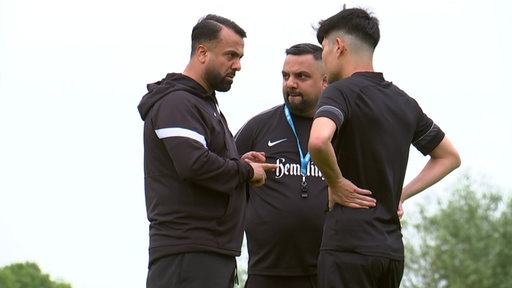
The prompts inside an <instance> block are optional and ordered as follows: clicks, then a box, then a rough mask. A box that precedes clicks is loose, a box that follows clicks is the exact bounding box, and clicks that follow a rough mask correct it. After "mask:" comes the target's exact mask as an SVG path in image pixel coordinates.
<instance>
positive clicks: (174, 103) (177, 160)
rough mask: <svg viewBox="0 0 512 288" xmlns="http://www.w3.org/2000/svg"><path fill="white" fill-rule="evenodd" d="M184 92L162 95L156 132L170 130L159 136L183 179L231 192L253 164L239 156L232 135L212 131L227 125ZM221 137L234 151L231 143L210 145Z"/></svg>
mask: <svg viewBox="0 0 512 288" xmlns="http://www.w3.org/2000/svg"><path fill="white" fill-rule="evenodd" d="M183 93H184V92H177V93H174V95H173V97H166V98H165V99H162V101H161V103H160V105H159V107H155V108H157V109H158V111H156V116H155V119H154V121H155V122H154V127H155V132H156V131H161V132H166V131H168V132H169V133H168V134H165V133H164V135H163V136H165V137H160V136H159V137H160V138H161V140H162V141H163V143H164V145H165V147H166V150H167V152H168V153H169V155H170V157H171V159H172V162H173V166H174V167H175V169H176V172H177V174H178V175H179V176H180V177H181V178H183V179H184V180H186V181H191V182H194V183H195V184H197V185H200V186H204V187H207V188H208V189H212V190H215V191H219V192H224V193H231V192H232V191H234V190H235V188H236V187H237V186H239V185H240V184H242V183H243V184H244V185H245V183H247V181H248V180H249V179H251V178H252V175H253V169H252V167H250V165H249V164H247V163H245V162H244V161H242V160H240V159H239V157H238V155H237V153H236V149H234V142H233V139H232V138H231V139H229V138H230V137H227V136H226V133H219V131H215V130H216V129H218V130H220V131H223V129H227V127H221V126H219V123H220V121H219V120H218V119H217V118H214V113H213V110H211V111H208V109H206V110H205V107H201V105H198V104H197V103H196V102H194V101H191V100H190V99H191V97H195V96H191V95H188V94H183ZM192 99H193V98H192ZM210 112H212V113H210ZM219 117H220V115H219ZM167 129H168V130H167ZM157 134H158V133H157ZM222 140H224V141H232V143H231V146H233V149H231V150H233V151H228V150H229V148H227V147H230V143H224V145H218V146H219V147H211V146H213V145H212V143H213V142H215V143H217V142H219V141H220V142H222Z"/></svg>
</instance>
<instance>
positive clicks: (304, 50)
mask: <svg viewBox="0 0 512 288" xmlns="http://www.w3.org/2000/svg"><path fill="white" fill-rule="evenodd" d="M285 53H286V55H313V58H314V59H315V60H316V61H320V60H322V47H320V46H318V45H315V44H310V43H300V44H295V45H293V46H292V47H290V48H288V49H286V50H285Z"/></svg>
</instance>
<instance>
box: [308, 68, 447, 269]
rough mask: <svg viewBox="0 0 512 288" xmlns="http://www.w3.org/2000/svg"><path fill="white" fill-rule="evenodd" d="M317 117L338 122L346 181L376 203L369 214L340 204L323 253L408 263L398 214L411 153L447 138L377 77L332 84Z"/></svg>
mask: <svg viewBox="0 0 512 288" xmlns="http://www.w3.org/2000/svg"><path fill="white" fill-rule="evenodd" d="M315 117H328V118H330V119H331V120H333V121H334V122H335V123H336V126H337V131H336V133H335V135H334V138H333V141H332V143H333V146H334V149H335V151H336V156H337V161H338V166H339V167H340V169H341V172H342V174H343V176H344V177H345V178H347V179H349V180H350V181H352V182H353V183H354V184H355V185H357V186H358V187H360V188H363V189H368V190H370V191H372V193H373V194H372V197H374V198H375V199H376V200H377V206H376V207H374V208H370V209H354V208H348V207H342V206H340V205H335V206H334V208H333V210H332V211H331V212H329V213H327V217H326V223H325V228H324V234H323V241H322V248H321V249H325V250H338V251H352V252H356V253H361V254H365V255H375V256H384V257H389V258H392V259H403V243H402V234H401V226H400V220H399V218H398V216H397V209H398V204H399V201H400V196H401V192H402V187H403V183H404V177H405V172H406V168H407V161H408V158H409V148H410V146H411V144H413V145H414V146H415V147H416V148H417V149H418V150H419V151H420V152H421V153H423V154H424V155H426V154H428V153H430V152H431V151H432V150H433V149H434V148H435V147H436V146H437V145H438V144H439V143H440V142H441V140H442V139H443V137H444V133H443V132H442V131H441V129H439V127H438V126H437V125H435V124H434V122H433V121H432V120H431V119H430V118H429V117H427V115H425V114H424V113H423V111H422V109H421V108H420V106H419V105H418V103H417V102H416V101H415V100H414V99H413V98H411V97H409V96H408V95H407V94H406V93H405V92H404V91H402V90H400V89H399V88H398V87H396V86H395V85H393V84H392V83H391V82H387V81H385V80H384V77H383V75H382V73H376V72H359V73H355V74H354V75H353V76H352V77H349V78H346V79H343V80H339V81H337V82H334V83H332V84H331V85H329V86H328V87H327V88H326V89H325V90H324V91H323V93H322V96H321V97H320V101H319V104H318V107H317V113H316V115H315Z"/></svg>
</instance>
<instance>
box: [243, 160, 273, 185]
mask: <svg viewBox="0 0 512 288" xmlns="http://www.w3.org/2000/svg"><path fill="white" fill-rule="evenodd" d="M248 163H249V164H250V165H251V166H252V169H253V170H254V176H253V177H252V179H251V181H250V182H249V183H250V184H251V185H253V186H261V185H263V184H265V180H266V179H267V174H266V171H274V170H276V169H277V164H270V163H256V162H250V161H248Z"/></svg>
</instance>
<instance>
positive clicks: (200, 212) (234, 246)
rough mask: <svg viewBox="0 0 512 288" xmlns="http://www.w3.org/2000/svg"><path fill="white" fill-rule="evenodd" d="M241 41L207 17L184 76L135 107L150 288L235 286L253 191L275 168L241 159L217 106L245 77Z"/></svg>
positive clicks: (239, 34)
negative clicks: (238, 77) (219, 95)
mask: <svg viewBox="0 0 512 288" xmlns="http://www.w3.org/2000/svg"><path fill="white" fill-rule="evenodd" d="M245 37H246V33H245V31H244V30H243V29H242V28H240V27H239V26H238V25H237V24H236V23H234V22H233V21H231V20H229V19H226V18H224V17H220V16H217V15H212V14H210V15H207V16H205V17H203V18H202V19H200V20H199V22H198V23H197V24H196V25H195V26H194V28H193V30H192V51H191V57H190V61H189V63H188V65H187V66H186V68H185V70H184V71H183V73H169V74H167V76H166V77H165V78H164V79H162V80H161V81H158V82H156V83H152V84H149V85H148V93H147V94H146V95H144V97H143V98H142V100H141V102H140V104H139V106H138V110H139V112H140V115H141V117H142V119H143V120H144V173H145V194H146V208H147V216H148V219H149V221H150V226H149V236H150V245H149V270H148V277H147V287H148V288H160V287H166V288H168V287H219V288H227V287H232V286H233V283H234V281H235V279H236V259H235V257H236V256H239V255H240V253H241V246H242V239H243V230H244V227H243V225H244V214H245V207H246V188H247V185H248V184H252V185H262V184H263V183H264V182H265V179H266V174H265V173H266V172H265V171H266V170H269V169H275V168H276V167H275V165H274V164H268V163H264V159H259V160H258V162H262V163H255V162H251V161H249V160H247V159H245V161H244V160H241V159H239V156H238V152H237V149H236V145H235V142H234V140H233V136H232V134H231V132H230V131H229V128H228V126H227V123H226V119H225V118H224V116H223V114H222V113H221V111H220V109H219V105H218V103H217V99H216V96H215V91H223V92H224V91H228V90H229V89H230V88H231V84H232V83H233V78H234V77H235V73H236V72H237V71H239V70H240V69H241V65H240V58H241V57H242V56H243V50H244V40H243V38H245ZM258 155H259V154H257V153H255V155H253V156H251V157H258ZM251 159H254V158H251Z"/></svg>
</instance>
